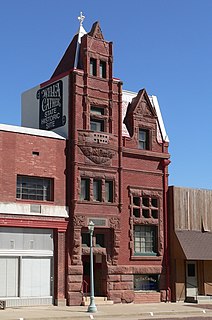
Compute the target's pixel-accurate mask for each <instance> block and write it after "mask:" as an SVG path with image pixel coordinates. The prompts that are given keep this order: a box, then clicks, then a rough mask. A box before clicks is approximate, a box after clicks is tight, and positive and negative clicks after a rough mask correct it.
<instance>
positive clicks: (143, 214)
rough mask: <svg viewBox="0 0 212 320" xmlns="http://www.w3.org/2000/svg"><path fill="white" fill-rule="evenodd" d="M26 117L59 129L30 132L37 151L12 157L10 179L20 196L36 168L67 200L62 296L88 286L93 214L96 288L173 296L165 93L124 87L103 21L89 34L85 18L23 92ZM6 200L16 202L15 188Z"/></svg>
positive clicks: (106, 292)
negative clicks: (53, 62) (21, 182)
mask: <svg viewBox="0 0 212 320" xmlns="http://www.w3.org/2000/svg"><path fill="white" fill-rule="evenodd" d="M81 18H82V17H81ZM22 125H23V126H24V127H31V128H37V129H47V130H53V131H55V134H56V133H57V134H58V135H57V136H55V137H54V138H51V137H48V134H51V132H50V131H48V132H47V137H45V138H43V137H42V138H40V137H39V138H38V137H36V138H35V139H34V140H35V141H33V139H32V137H30V138H29V151H28V152H29V153H27V150H28V149H27V148H25V145H22V146H20V150H22V152H21V151H20V150H19V153H18V157H20V160H21V159H24V162H22V161H23V160H22V161H20V160H18V159H19V158H18V157H17V158H16V157H15V159H13V162H14V163H16V161H18V162H19V164H18V165H19V167H20V168H19V169H20V170H16V171H14V174H13V172H12V171H11V178H10V179H11V180H12V181H13V185H14V187H13V190H12V191H11V190H10V192H11V197H12V198H13V199H14V202H15V203H17V202H18V201H19V199H17V194H15V193H14V190H15V182H16V177H15V176H14V175H24V176H34V175H36V176H39V177H43V176H45V177H50V178H54V179H55V187H54V200H53V205H54V206H57V202H59V203H60V204H61V205H64V206H65V205H66V206H67V207H68V208H69V209H68V210H69V220H68V229H67V232H66V249H65V248H64V247H63V244H64V242H63V239H61V242H60V248H58V247H57V249H58V251H57V257H58V256H59V255H61V261H60V262H59V266H58V265H57V262H58V259H57V258H55V261H56V264H55V268H56V270H60V271H61V270H62V269H60V268H63V266H64V264H63V263H64V257H66V260H65V262H66V265H65V266H64V273H63V274H61V273H59V272H58V274H57V273H56V274H54V277H56V285H55V296H54V298H55V299H56V300H57V302H58V301H60V302H61V303H62V302H65V299H66V300H67V304H68V305H80V304H81V303H82V295H83V291H84V293H85V291H88V292H89V290H90V276H89V268H90V264H89V253H90V248H89V234H88V224H89V222H90V221H93V222H94V224H95V229H94V237H93V245H94V283H95V295H96V296H104V297H107V299H109V300H113V301H114V302H115V303H119V302H132V301H134V302H156V301H161V300H162V301H164V300H167V299H169V276H168V274H169V266H168V256H167V252H168V251H167V246H168V244H167V206H166V195H167V188H168V171H167V167H168V164H169V153H168V137H167V135H166V131H165V128H164V125H163V120H162V117H161V113H160V109H159V105H158V102H157V98H156V97H155V96H149V95H148V94H147V92H146V90H145V89H142V90H140V91H139V92H138V93H132V92H128V91H123V90H122V81H121V80H119V79H117V78H114V76H113V45H112V43H111V42H108V41H106V40H105V39H104V36H103V34H102V31H101V29H100V26H99V23H98V22H97V23H94V25H93V26H92V29H91V31H90V32H89V33H86V31H85V30H84V28H83V27H82V19H81V22H80V28H79V32H78V33H77V34H76V35H75V36H74V38H73V40H72V42H71V43H70V45H69V47H68V48H67V50H66V52H65V54H64V56H63V57H62V59H61V61H60V63H59V64H58V66H57V68H56V69H55V71H54V73H53V75H52V77H51V79H50V80H49V81H47V82H45V83H42V84H41V85H39V86H36V87H35V88H33V89H30V90H29V91H27V92H25V93H24V94H23V96H22ZM30 130H33V129H30ZM37 132H44V131H43V130H37ZM4 134H5V133H4ZM9 134H10V135H14V137H15V138H14V139H16V137H18V136H19V134H18V133H16V134H14V133H8V135H9ZM52 134H53V133H52ZM38 135H39V134H38ZM26 137H28V136H27V135H26ZM62 137H64V138H65V139H66V140H62V139H61V138H62ZM57 138H58V140H57ZM39 139H40V140H42V141H39ZM43 140H44V141H43ZM30 141H31V142H30ZM21 142H23V140H20V143H21ZM9 143H10V142H9ZM11 144H12V143H11ZM36 144H37V145H39V147H40V148H41V149H42V150H43V156H44V154H45V156H46V157H47V159H44V161H41V162H40V163H38V164H37V166H38V169H36V166H35V165H34V162H33V161H40V160H39V159H40V158H39V157H38V156H37V155H36V154H32V152H38V153H39V155H40V153H41V151H40V150H41V149H40V148H34V145H35V146H36ZM47 145H48V147H47ZM51 145H52V148H49V146H51ZM30 148H31V149H30ZM25 152H26V156H24V153H25ZM10 156H11V155H10ZM28 157H29V158H28ZM48 159H49V160H48ZM50 163H51V165H50ZM8 165H9V164H8ZM14 166H15V164H14ZM22 167H23V168H22ZM27 170H28V171H27ZM39 170H40V171H39ZM52 170H53V172H52ZM19 171H20V172H19ZM64 172H65V174H64ZM64 179H66V181H65V180H64ZM17 181H18V180H17ZM17 183H18V182H17ZM8 184H9V186H8V188H9V189H10V183H9V182H8ZM51 200H52V199H51ZM0 201H2V200H0ZM3 201H8V199H7V194H6V196H5V200H3ZM32 202H33V201H32ZM33 203H34V202H33ZM33 203H32V205H33ZM53 211H54V209H53ZM18 219H22V217H19V218H18ZM31 219H35V217H33V218H32V217H30V218H29V217H27V218H26V219H25V220H26V221H25V222H26V225H27V226H28V224H29V223H30V221H31ZM42 219H44V221H46V217H45V218H44V217H42V218H41V221H42ZM58 219H59V218H56V217H54V218H53V217H51V219H50V218H48V219H47V220H48V222H46V224H47V225H49V226H51V225H52V224H53V225H54V227H55V229H56V230H57V223H60V220H62V221H61V223H62V225H63V230H62V231H64V230H65V229H66V228H65V226H66V218H65V217H64V216H63V217H62V218H60V219H59V221H58ZM35 220H36V219H35ZM21 221H22V220H21ZM36 221H37V220H36ZM39 221H40V219H39ZM50 221H51V223H50ZM32 223H33V222H32ZM37 223H38V222H37ZM26 225H23V226H24V227H26ZM33 225H34V226H35V227H36V224H33ZM44 225H45V224H44ZM45 226H46V225H45ZM38 227H39V225H38ZM52 228H53V227H52ZM53 229H54V228H53ZM56 234H57V235H56V237H57V238H59V236H58V235H60V236H61V238H63V236H64V233H63V234H60V233H57V232H56ZM56 243H57V241H56ZM58 246H59V245H58ZM59 275H60V276H59ZM61 277H62V278H61ZM63 281H64V282H63Z"/></svg>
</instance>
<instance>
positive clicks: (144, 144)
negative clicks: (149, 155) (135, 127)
mask: <svg viewBox="0 0 212 320" xmlns="http://www.w3.org/2000/svg"><path fill="white" fill-rule="evenodd" d="M148 136H149V133H148V131H147V130H141V129H140V130H139V148H140V149H143V150H145V149H146V150H147V149H149V137H148Z"/></svg>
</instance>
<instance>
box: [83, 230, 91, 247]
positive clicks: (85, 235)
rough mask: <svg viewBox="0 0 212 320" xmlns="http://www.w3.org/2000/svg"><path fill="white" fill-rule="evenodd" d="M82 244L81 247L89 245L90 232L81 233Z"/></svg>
mask: <svg viewBox="0 0 212 320" xmlns="http://www.w3.org/2000/svg"><path fill="white" fill-rule="evenodd" d="M82 246H83V247H90V234H89V233H82Z"/></svg>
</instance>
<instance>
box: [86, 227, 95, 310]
mask: <svg viewBox="0 0 212 320" xmlns="http://www.w3.org/2000/svg"><path fill="white" fill-rule="evenodd" d="M88 230H89V233H90V305H89V306H88V312H97V307H96V305H95V301H94V276H93V231H94V223H93V221H90V222H89V225H88Z"/></svg>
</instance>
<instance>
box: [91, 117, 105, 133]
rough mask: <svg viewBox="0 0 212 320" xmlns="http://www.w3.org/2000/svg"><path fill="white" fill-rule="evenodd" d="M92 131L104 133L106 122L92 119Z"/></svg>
mask: <svg viewBox="0 0 212 320" xmlns="http://www.w3.org/2000/svg"><path fill="white" fill-rule="evenodd" d="M90 129H91V130H92V131H99V132H104V121H102V120H97V119H91V121H90Z"/></svg>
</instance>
